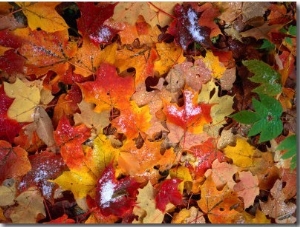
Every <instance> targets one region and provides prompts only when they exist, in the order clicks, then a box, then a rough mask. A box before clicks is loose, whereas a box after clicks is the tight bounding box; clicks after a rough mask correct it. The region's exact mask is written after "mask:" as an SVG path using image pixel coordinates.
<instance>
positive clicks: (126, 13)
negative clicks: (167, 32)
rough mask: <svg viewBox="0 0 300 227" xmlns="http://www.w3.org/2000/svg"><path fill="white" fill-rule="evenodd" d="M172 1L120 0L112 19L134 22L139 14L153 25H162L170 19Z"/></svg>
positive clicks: (166, 23)
mask: <svg viewBox="0 0 300 227" xmlns="http://www.w3.org/2000/svg"><path fill="white" fill-rule="evenodd" d="M175 4H177V3H174V2H155V3H150V2H120V3H118V5H117V6H116V7H115V11H114V15H113V17H112V19H113V20H114V21H117V22H125V23H128V24H134V23H135V22H136V21H137V18H138V16H139V15H142V16H143V17H144V18H145V21H146V22H147V23H149V24H150V25H151V27H154V26H156V25H160V26H161V27H164V26H166V25H168V24H169V21H170V20H171V19H172V16H171V14H172V11H173V7H174V5H175Z"/></svg>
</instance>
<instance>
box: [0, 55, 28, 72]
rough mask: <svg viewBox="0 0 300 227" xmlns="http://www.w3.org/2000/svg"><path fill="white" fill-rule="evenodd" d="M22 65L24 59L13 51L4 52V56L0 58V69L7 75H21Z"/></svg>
mask: <svg viewBox="0 0 300 227" xmlns="http://www.w3.org/2000/svg"><path fill="white" fill-rule="evenodd" d="M24 63H25V58H23V57H22V56H20V55H18V54H17V53H16V52H15V50H13V49H9V50H7V51H5V52H4V55H2V56H0V69H2V70H3V71H5V72H7V73H9V74H12V73H23V66H24Z"/></svg>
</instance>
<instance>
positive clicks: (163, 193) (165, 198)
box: [155, 178, 182, 212]
mask: <svg viewBox="0 0 300 227" xmlns="http://www.w3.org/2000/svg"><path fill="white" fill-rule="evenodd" d="M181 181H182V180H180V179H177V178H173V179H167V180H164V181H163V182H162V183H161V185H160V187H159V189H158V193H157V194H156V196H155V202H156V208H158V209H159V210H161V211H162V212H165V209H166V205H167V204H168V203H169V202H170V203H173V204H174V205H175V206H178V205H180V204H182V194H181V193H180V192H179V191H178V185H179V183H180V182H181Z"/></svg>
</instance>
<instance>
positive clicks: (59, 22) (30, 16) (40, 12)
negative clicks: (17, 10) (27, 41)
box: [17, 2, 68, 32]
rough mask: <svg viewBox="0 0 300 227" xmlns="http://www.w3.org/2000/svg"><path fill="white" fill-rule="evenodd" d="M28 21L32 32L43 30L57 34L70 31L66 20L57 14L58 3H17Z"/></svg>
mask: <svg viewBox="0 0 300 227" xmlns="http://www.w3.org/2000/svg"><path fill="white" fill-rule="evenodd" d="M17 4H18V5H19V6H20V7H21V8H22V11H23V13H24V14H25V16H26V17H27V20H28V26H29V27H30V28H31V29H32V30H37V29H42V30H44V31H46V32H56V31H62V30H66V29H68V25H67V23H66V22H65V20H64V19H63V18H62V17H61V16H60V15H59V14H58V13H57V12H56V10H55V7H56V6H57V5H58V4H59V3H58V2H47V3H45V2H22V3H17Z"/></svg>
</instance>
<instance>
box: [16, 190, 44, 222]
mask: <svg viewBox="0 0 300 227" xmlns="http://www.w3.org/2000/svg"><path fill="white" fill-rule="evenodd" d="M43 201H44V199H43V197H42V195H41V194H40V192H39V190H38V189H37V188H35V187H31V188H29V189H28V190H26V191H25V192H22V193H21V194H20V195H19V196H18V197H17V198H16V202H17V204H18V205H17V206H15V207H13V208H12V209H11V213H10V218H11V219H12V221H13V223H20V224H24V223H27V224H33V223H37V222H38V221H39V220H40V219H42V218H44V217H46V211H45V207H44V202H43Z"/></svg>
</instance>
